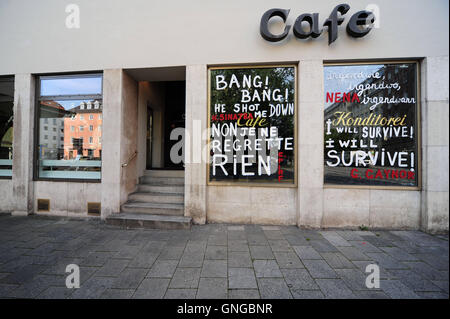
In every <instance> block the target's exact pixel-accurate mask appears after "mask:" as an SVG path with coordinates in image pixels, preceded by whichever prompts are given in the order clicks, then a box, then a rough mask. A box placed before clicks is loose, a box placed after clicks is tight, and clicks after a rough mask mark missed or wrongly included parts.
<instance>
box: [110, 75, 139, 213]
mask: <svg viewBox="0 0 450 319" xmlns="http://www.w3.org/2000/svg"><path fill="white" fill-rule="evenodd" d="M122 79H123V82H122V107H121V109H122V110H121V112H120V114H121V117H122V118H121V126H120V129H119V130H118V131H119V134H120V144H121V147H120V158H121V163H122V165H121V179H120V202H121V204H122V203H124V202H126V201H127V198H128V194H129V193H131V192H133V191H134V190H135V189H136V184H137V182H138V175H137V162H138V161H137V149H138V148H137V143H138V83H137V82H136V81H135V80H133V79H132V78H131V77H130V76H129V75H128V74H126V73H125V72H123V74H122ZM116 130H117V128H116ZM106 160H107V159H106Z"/></svg>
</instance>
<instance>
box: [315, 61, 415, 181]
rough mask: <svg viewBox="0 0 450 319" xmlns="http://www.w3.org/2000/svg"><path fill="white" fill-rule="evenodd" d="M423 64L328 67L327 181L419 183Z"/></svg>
mask: <svg viewBox="0 0 450 319" xmlns="http://www.w3.org/2000/svg"><path fill="white" fill-rule="evenodd" d="M417 71H418V70H417V64H416V63H388V64H351V65H327V66H325V67H324V79H325V82H324V88H325V92H324V100H325V113H324V118H325V123H324V136H325V141H324V142H325V144H324V155H325V159H324V167H325V169H324V181H325V183H327V184H335V185H368V186H403V187H405V186H406V187H417V186H418V185H419V184H418V183H419V182H418V180H419V176H418V174H419V172H420V168H419V156H418V155H419V154H418V149H419V146H418V142H419V139H418V138H417V137H418V125H417Z"/></svg>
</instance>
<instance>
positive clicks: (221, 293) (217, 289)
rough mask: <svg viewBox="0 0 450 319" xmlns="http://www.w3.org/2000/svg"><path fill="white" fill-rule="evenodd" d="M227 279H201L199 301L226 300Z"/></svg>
mask: <svg viewBox="0 0 450 319" xmlns="http://www.w3.org/2000/svg"><path fill="white" fill-rule="evenodd" d="M227 295H228V288H227V278H200V283H199V285H198V291H197V296H196V298H197V299H226V298H227Z"/></svg>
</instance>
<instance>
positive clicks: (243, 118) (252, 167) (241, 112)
mask: <svg viewBox="0 0 450 319" xmlns="http://www.w3.org/2000/svg"><path fill="white" fill-rule="evenodd" d="M295 78H296V68H295V66H273V67H272V66H261V67H246V66H243V67H232V68H226V67H225V68H210V69H209V79H210V81H209V97H210V100H209V121H208V122H209V128H210V134H211V135H210V143H209V148H210V149H209V154H210V161H209V182H213V183H227V184H228V183H233V184H235V185H236V184H245V185H250V186H251V185H252V184H270V185H277V186H294V185H295V182H296V179H295V176H296V172H295V168H296V165H295V161H296V158H295V145H296V143H297V141H296V136H295V135H296V134H295V132H296V130H295V127H296V121H295V118H296V113H295V112H296V111H295V110H296V107H295V104H296V93H295V92H296V84H295V83H296V80H295Z"/></svg>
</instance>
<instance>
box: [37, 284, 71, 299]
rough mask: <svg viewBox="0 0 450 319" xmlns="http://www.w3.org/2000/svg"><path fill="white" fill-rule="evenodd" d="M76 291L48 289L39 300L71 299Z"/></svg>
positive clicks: (64, 288) (63, 288)
mask: <svg viewBox="0 0 450 319" xmlns="http://www.w3.org/2000/svg"><path fill="white" fill-rule="evenodd" d="M74 291H75V289H69V288H66V287H48V288H47V289H46V290H44V291H43V292H42V293H41V294H40V295H39V296H38V297H37V299H66V298H69V297H70V296H71V295H72V293H73V292H74Z"/></svg>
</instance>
